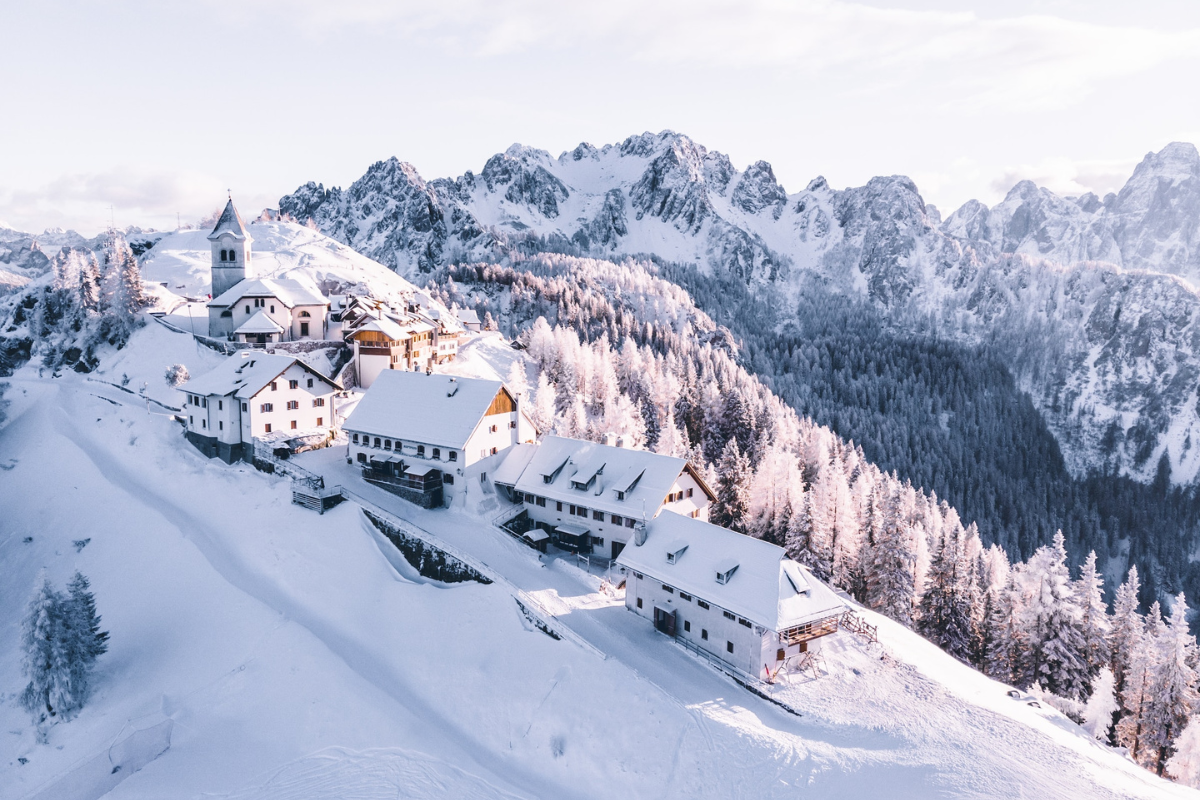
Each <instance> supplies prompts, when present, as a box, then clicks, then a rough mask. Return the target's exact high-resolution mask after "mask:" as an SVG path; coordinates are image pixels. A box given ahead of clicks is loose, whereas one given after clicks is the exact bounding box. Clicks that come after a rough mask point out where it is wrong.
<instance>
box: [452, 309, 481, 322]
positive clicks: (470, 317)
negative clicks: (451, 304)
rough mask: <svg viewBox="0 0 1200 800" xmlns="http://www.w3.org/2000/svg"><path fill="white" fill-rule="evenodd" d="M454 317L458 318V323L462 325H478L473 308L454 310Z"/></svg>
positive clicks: (477, 317)
mask: <svg viewBox="0 0 1200 800" xmlns="http://www.w3.org/2000/svg"><path fill="white" fill-rule="evenodd" d="M454 315H455V316H456V317H458V321H459V322H461V323H462V324H464V325H478V324H479V314H477V313H476V312H475V309H473V308H456V309H455V310H454Z"/></svg>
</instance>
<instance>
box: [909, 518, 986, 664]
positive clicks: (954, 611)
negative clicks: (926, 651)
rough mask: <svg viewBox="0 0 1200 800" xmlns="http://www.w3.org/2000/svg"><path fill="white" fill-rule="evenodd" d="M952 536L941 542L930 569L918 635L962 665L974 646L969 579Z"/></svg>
mask: <svg viewBox="0 0 1200 800" xmlns="http://www.w3.org/2000/svg"><path fill="white" fill-rule="evenodd" d="M958 544H959V543H958V541H957V540H956V537H955V536H954V535H953V534H952V533H947V535H946V536H944V537H943V538H942V541H941V543H940V544H939V546H938V548H937V551H936V553H935V555H934V558H933V563H932V564H931V566H930V569H929V575H928V577H927V584H926V589H925V594H924V595H923V596H922V598H921V604H920V607H919V613H918V617H917V632H918V633H920V634H921V635H922V636H924V637H925V638H926V639H928V640H929V641H931V642H933V643H934V644H936V645H938V646H939V647H941V648H942V649H943V650H945V651H946V652H947V653H949V654H950V655H952V656H954V657H955V658H957V659H958V660H959V661H962V662H963V663H970V658H971V652H972V649H973V644H974V631H973V629H972V624H971V611H972V609H971V598H970V596H969V595H970V588H971V587H970V585H969V580H968V576H967V575H965V574H963V573H964V571H965V570H964V567H965V565H964V563H963V559H962V558H961V556H960V553H959V548H958Z"/></svg>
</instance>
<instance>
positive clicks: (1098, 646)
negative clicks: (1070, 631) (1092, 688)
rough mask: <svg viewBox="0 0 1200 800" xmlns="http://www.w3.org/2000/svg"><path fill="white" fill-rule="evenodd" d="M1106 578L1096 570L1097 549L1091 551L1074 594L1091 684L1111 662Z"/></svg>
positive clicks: (1084, 659) (1085, 661)
mask: <svg viewBox="0 0 1200 800" xmlns="http://www.w3.org/2000/svg"><path fill="white" fill-rule="evenodd" d="M1103 592H1104V579H1103V578H1101V577H1100V574H1099V573H1098V572H1097V571H1096V551H1095V550H1093V551H1091V552H1090V553H1088V557H1087V560H1086V561H1085V562H1084V564H1083V570H1082V572H1081V573H1080V576H1079V580H1078V581H1076V583H1075V588H1074V593H1075V597H1076V598H1077V601H1078V606H1079V625H1080V629H1081V630H1082V633H1083V661H1084V664H1085V666H1086V669H1087V676H1088V683H1089V684H1090V682H1091V679H1092V678H1094V677H1095V676H1097V675H1099V674H1100V670H1101V669H1102V668H1104V667H1105V666H1107V665H1108V664H1110V663H1111V657H1110V652H1109V641H1108V636H1109V631H1110V630H1111V628H1112V625H1111V620H1110V619H1109V616H1108V607H1107V606H1106V605H1105V603H1104V594H1103Z"/></svg>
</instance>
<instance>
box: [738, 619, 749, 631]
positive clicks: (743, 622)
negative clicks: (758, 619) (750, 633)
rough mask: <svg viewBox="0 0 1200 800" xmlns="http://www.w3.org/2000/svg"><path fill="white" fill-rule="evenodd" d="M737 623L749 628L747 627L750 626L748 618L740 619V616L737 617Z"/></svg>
mask: <svg viewBox="0 0 1200 800" xmlns="http://www.w3.org/2000/svg"><path fill="white" fill-rule="evenodd" d="M738 625H743V626H745V627H747V628H749V627H750V620H748V619H742V618H741V617H738Z"/></svg>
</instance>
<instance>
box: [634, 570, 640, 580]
mask: <svg viewBox="0 0 1200 800" xmlns="http://www.w3.org/2000/svg"><path fill="white" fill-rule="evenodd" d="M633 577H635V578H637V579H638V580H639V581H640V580H641V579H642V573H640V572H635V573H633Z"/></svg>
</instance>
